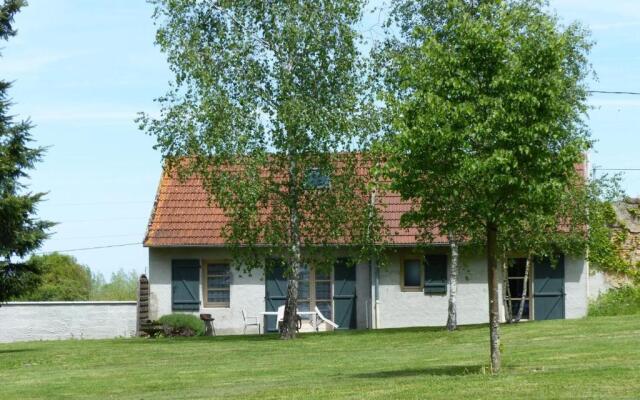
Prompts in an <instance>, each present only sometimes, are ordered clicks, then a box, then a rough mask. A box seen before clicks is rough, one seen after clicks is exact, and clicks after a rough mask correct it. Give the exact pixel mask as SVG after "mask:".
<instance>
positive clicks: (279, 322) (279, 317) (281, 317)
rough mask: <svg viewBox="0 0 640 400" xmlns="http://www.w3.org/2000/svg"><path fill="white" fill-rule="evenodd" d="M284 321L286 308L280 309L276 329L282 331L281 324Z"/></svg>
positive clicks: (281, 307)
mask: <svg viewBox="0 0 640 400" xmlns="http://www.w3.org/2000/svg"><path fill="white" fill-rule="evenodd" d="M282 321H284V306H280V307H278V316H277V317H276V328H277V329H280V324H281V323H282Z"/></svg>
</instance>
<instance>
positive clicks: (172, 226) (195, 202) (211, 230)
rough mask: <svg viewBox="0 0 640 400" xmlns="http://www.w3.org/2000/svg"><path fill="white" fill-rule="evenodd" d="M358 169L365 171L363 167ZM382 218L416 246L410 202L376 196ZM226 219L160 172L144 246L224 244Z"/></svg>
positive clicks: (437, 239)
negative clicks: (406, 221) (407, 218)
mask: <svg viewBox="0 0 640 400" xmlns="http://www.w3.org/2000/svg"><path fill="white" fill-rule="evenodd" d="M576 170H577V171H578V173H579V175H581V176H583V177H584V176H585V175H586V166H585V165H583V164H579V165H576ZM359 172H360V173H361V174H365V173H366V171H365V170H364V169H363V170H362V171H360V169H359ZM376 201H377V204H379V205H380V207H379V209H380V210H381V213H382V217H383V219H384V222H385V224H386V228H387V230H388V237H387V238H386V239H387V241H388V243H390V244H393V245H415V244H416V243H417V241H416V235H417V234H418V230H417V229H415V228H409V229H405V228H401V227H400V217H401V216H402V214H403V213H405V212H407V211H409V210H410V209H411V203H410V202H408V201H402V199H401V198H400V195H399V194H397V193H385V194H383V195H382V196H379V197H378V198H377V199H376ZM227 221H228V218H227V217H226V216H225V215H224V212H223V210H222V209H221V208H220V207H219V206H217V205H216V204H209V203H208V200H207V194H206V192H205V191H204V189H203V188H202V184H201V181H200V180H198V179H197V178H193V177H192V178H189V179H187V180H185V181H183V182H180V181H179V180H178V179H177V178H175V177H173V176H170V175H169V174H163V176H162V178H161V180H160V184H159V186H158V191H157V194H156V201H155V204H154V207H153V211H152V213H151V217H150V220H149V224H148V228H147V234H146V237H145V239H144V245H145V246H147V247H180V246H223V245H224V244H225V243H224V239H223V236H222V231H223V229H224V226H225V224H226V222H227ZM433 243H434V244H446V243H448V241H447V238H446V236H442V235H439V234H438V233H437V232H434V238H433Z"/></svg>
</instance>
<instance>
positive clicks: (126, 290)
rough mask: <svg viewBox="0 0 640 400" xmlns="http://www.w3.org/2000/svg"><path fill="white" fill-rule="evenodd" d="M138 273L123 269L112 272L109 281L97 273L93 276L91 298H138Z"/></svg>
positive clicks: (121, 299)
mask: <svg viewBox="0 0 640 400" xmlns="http://www.w3.org/2000/svg"><path fill="white" fill-rule="evenodd" d="M138 278H139V276H138V273H137V272H136V271H135V270H131V271H129V272H125V271H124V270H123V269H120V270H118V272H114V273H112V274H111V280H110V281H109V283H106V282H105V279H104V276H102V274H100V273H97V274H93V276H92V278H91V296H90V298H91V300H120V301H123V300H136V299H137V293H138Z"/></svg>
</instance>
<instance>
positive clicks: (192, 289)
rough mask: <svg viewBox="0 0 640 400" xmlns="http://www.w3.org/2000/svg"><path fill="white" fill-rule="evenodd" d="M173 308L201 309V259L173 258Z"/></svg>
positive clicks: (178, 309)
mask: <svg viewBox="0 0 640 400" xmlns="http://www.w3.org/2000/svg"><path fill="white" fill-rule="evenodd" d="M171 309H172V310H173V311H198V310H200V261H199V260H171Z"/></svg>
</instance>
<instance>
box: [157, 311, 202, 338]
mask: <svg viewBox="0 0 640 400" xmlns="http://www.w3.org/2000/svg"><path fill="white" fill-rule="evenodd" d="M158 323H160V324H162V326H163V328H164V334H165V335H166V336H203V335H204V322H202V321H201V320H200V318H198V317H196V316H195V315H191V314H168V315H163V316H162V317H160V319H159V320H158Z"/></svg>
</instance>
